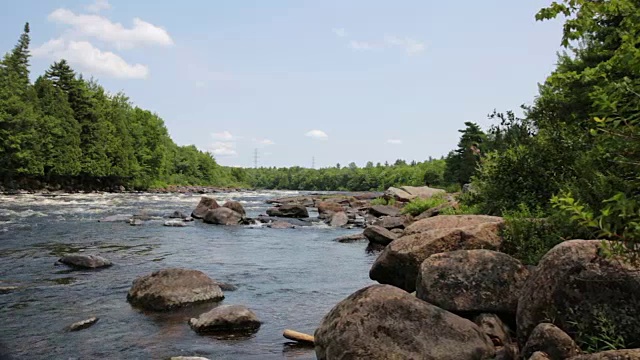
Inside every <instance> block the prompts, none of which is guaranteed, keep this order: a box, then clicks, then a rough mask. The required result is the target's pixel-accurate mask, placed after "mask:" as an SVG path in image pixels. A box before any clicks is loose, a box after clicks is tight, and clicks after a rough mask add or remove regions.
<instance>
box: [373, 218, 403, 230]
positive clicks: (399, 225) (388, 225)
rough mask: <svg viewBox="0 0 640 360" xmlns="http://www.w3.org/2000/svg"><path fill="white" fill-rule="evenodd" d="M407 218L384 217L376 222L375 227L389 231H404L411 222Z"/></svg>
mask: <svg viewBox="0 0 640 360" xmlns="http://www.w3.org/2000/svg"><path fill="white" fill-rule="evenodd" d="M409 221H410V220H409V218H408V217H407V216H383V217H381V218H380V219H378V220H376V221H375V222H374V223H373V225H376V226H380V227H383V228H385V229H387V230H393V229H404V228H405V225H406V223H407V222H409Z"/></svg>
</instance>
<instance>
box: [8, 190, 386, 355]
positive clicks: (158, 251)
mask: <svg viewBox="0 0 640 360" xmlns="http://www.w3.org/2000/svg"><path fill="white" fill-rule="evenodd" d="M297 194H301V193H300V192H293V191H286V192H284V191H263V192H237V193H222V194H215V197H216V198H217V199H218V201H219V202H220V203H222V202H224V201H226V200H229V199H232V200H238V201H240V202H241V203H242V204H243V205H244V206H245V209H246V210H247V213H248V216H257V215H258V214H260V213H264V212H265V210H266V208H267V207H268V205H267V204H266V203H265V200H267V199H269V198H273V197H280V196H288V195H297ZM200 196H201V195H197V194H194V195H190V194H111V193H99V194H68V195H58V196H44V195H0V286H16V287H17V289H15V290H13V291H10V292H8V293H4V294H0V323H1V324H2V326H0V347H2V348H4V349H5V350H4V351H5V352H7V353H8V355H6V354H5V355H4V357H6V358H10V359H167V358H169V357H171V356H180V355H182V356H204V357H207V358H209V359H283V358H284V359H315V354H314V352H313V349H309V348H304V347H298V346H291V345H290V344H287V340H286V339H284V338H283V337H282V331H283V330H284V329H286V328H290V329H294V330H298V331H302V332H306V333H311V334H312V333H313V331H314V330H315V328H316V327H317V326H318V324H319V322H320V320H321V319H322V317H323V316H324V315H325V314H326V313H327V312H328V311H329V310H330V309H331V308H332V307H333V306H334V305H335V304H336V303H337V302H338V301H340V300H342V299H343V298H345V297H346V296H348V295H349V294H351V293H353V292H354V291H356V290H357V289H359V288H362V287H364V286H366V285H369V284H371V283H372V281H371V280H370V279H369V277H368V271H369V268H370V266H371V264H372V263H373V261H374V260H375V257H376V254H371V253H368V252H367V251H366V250H365V248H366V244H365V243H362V242H360V243H351V244H343V243H338V242H335V241H332V240H333V239H334V238H336V237H338V236H341V235H345V234H351V233H356V232H358V230H344V229H333V228H327V227H326V226H323V225H316V226H311V227H303V228H297V229H270V228H266V227H256V226H228V227H224V226H215V225H207V224H203V223H201V222H199V221H195V222H194V223H192V224H191V225H190V226H188V227H183V228H172V227H165V226H163V220H160V219H158V220H157V221H150V222H148V223H146V224H145V225H142V226H130V225H129V224H128V223H126V222H98V220H99V219H101V218H104V217H106V216H108V215H114V214H136V213H140V212H143V213H146V214H148V215H151V216H163V215H168V214H170V213H172V212H173V211H175V210H179V211H182V212H184V213H190V212H191V210H192V209H193V208H195V206H196V205H197V203H198V201H199V198H200ZM312 216H313V215H312ZM74 252H84V253H87V254H100V255H102V256H104V257H106V258H108V259H110V260H112V261H113V262H114V266H112V267H110V268H106V269H102V270H93V271H87V270H71V269H69V268H68V267H66V266H57V265H56V264H55V263H56V260H57V259H58V258H59V257H60V255H62V254H66V253H74ZM169 267H184V268H189V269H196V270H201V271H203V272H205V273H207V274H208V275H209V276H211V277H212V278H214V279H216V280H219V281H223V282H228V283H231V284H234V285H236V286H237V287H238V289H237V290H236V291H227V292H225V296H226V298H225V299H224V301H223V302H222V304H242V305H246V306H247V307H249V308H250V309H252V310H253V311H254V312H255V313H256V314H257V315H258V317H259V318H260V320H261V321H262V322H263V324H262V327H261V328H260V330H259V331H258V332H257V333H256V334H254V335H253V336H251V337H240V338H219V337H212V336H200V335H197V334H196V333H195V332H193V331H192V330H191V329H190V328H189V326H188V325H187V320H188V319H189V318H190V317H193V316H197V315H198V314H200V313H202V312H205V311H207V310H209V309H211V308H212V307H214V306H216V304H205V305H198V306H195V307H190V308H186V309H183V310H179V311H175V312H170V313H143V312H142V311H140V310H137V309H135V308H132V307H131V306H130V305H129V303H127V301H126V295H127V291H128V290H129V288H130V286H131V283H132V281H133V280H134V279H135V278H136V277H137V276H140V275H144V274H147V273H150V272H152V271H155V270H158V269H162V268H169ZM92 316H97V317H99V318H100V320H99V321H98V322H97V323H96V324H95V325H94V326H92V327H90V328H88V329H85V330H82V331H79V332H68V331H66V327H67V326H68V325H70V324H71V323H74V322H76V321H80V320H83V319H86V318H89V317H92ZM0 358H3V355H2V354H0Z"/></svg>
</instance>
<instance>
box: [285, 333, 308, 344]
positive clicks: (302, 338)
mask: <svg viewBox="0 0 640 360" xmlns="http://www.w3.org/2000/svg"><path fill="white" fill-rule="evenodd" d="M282 336H284V337H285V338H287V339H289V340H293V341H299V342H304V343H310V344H313V343H314V338H313V336H312V335H308V334H304V333H301V332H297V331H294V330H289V329H287V330H285V331H284V333H283V334H282Z"/></svg>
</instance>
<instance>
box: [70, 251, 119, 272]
mask: <svg viewBox="0 0 640 360" xmlns="http://www.w3.org/2000/svg"><path fill="white" fill-rule="evenodd" d="M58 261H59V262H61V263H63V264H65V265H69V266H71V267H75V268H82V269H97V268H101V267H107V266H111V265H112V263H111V261H109V260H107V259H105V258H103V257H102V256H98V255H82V254H71V255H65V256H63V257H61V258H60V259H58Z"/></svg>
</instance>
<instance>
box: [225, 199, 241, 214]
mask: <svg viewBox="0 0 640 360" xmlns="http://www.w3.org/2000/svg"><path fill="white" fill-rule="evenodd" d="M222 206H223V207H226V208H228V209H231V210H233V211H235V212H237V213H238V214H240V215H242V216H246V215H247V212H246V211H245V210H244V206H242V204H241V203H239V202H238V201H231V200H229V201H227V202H226V203H224V205H222Z"/></svg>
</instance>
